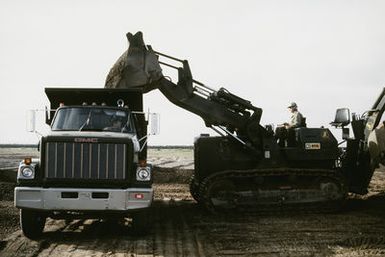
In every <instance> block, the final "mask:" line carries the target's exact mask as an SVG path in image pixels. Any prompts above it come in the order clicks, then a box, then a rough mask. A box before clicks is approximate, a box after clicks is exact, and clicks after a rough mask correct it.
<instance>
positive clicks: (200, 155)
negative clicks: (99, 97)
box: [105, 32, 385, 211]
mask: <svg viewBox="0 0 385 257" xmlns="http://www.w3.org/2000/svg"><path fill="white" fill-rule="evenodd" d="M127 39H128V41H129V48H128V50H127V51H126V52H125V53H123V55H122V56H121V57H120V58H119V59H118V61H117V62H116V63H115V65H114V66H113V67H112V69H111V71H110V73H109V74H108V76H107V79H106V84H105V87H107V88H136V89H138V88H139V89H142V90H143V91H144V92H147V91H150V90H153V89H159V90H160V92H161V93H162V94H163V95H165V96H166V98H167V99H168V100H170V101H171V102H172V103H174V104H175V105H177V106H179V107H181V108H183V109H186V110H188V111H190V112H192V113H195V114H197V115H199V116H200V117H201V118H202V119H203V121H204V123H205V125H206V126H207V127H209V128H212V129H213V130H214V131H215V132H217V133H218V134H219V136H201V137H198V138H197V139H196V141H195V143H194V159H195V160H194V164H195V171H194V175H193V177H192V179H191V184H190V190H191V194H192V196H193V197H194V198H195V199H196V201H197V202H198V203H200V204H201V205H203V206H205V207H206V208H207V209H209V210H213V211H218V210H234V209H237V208H242V209H244V208H252V207H255V208H257V209H258V210H261V209H262V210H264V209H270V208H276V207H279V208H280V207H287V208H290V207H293V206H294V207H295V208H302V207H304V208H310V207H311V208H315V209H317V210H329V209H335V208H336V207H338V206H341V202H343V201H344V199H346V196H347V194H348V192H353V193H358V194H365V193H367V188H368V185H369V182H370V179H371V176H372V174H373V171H374V169H375V168H376V167H377V165H378V161H375V159H378V157H379V156H380V157H381V156H382V157H383V156H384V154H383V149H382V148H379V147H377V148H376V147H372V149H373V151H372V152H379V150H378V149H380V150H381V149H382V150H381V151H382V153H381V154H377V157H374V156H373V155H371V154H370V151H369V141H370V140H369V135H370V134H372V133H373V132H374V131H375V129H376V127H377V126H378V125H379V124H380V119H381V116H382V114H383V112H384V109H385V90H383V91H382V93H381V95H380V96H379V98H378V100H377V101H376V102H375V104H374V105H373V108H371V109H370V110H369V111H368V112H366V113H365V114H364V115H362V116H359V115H353V117H352V121H351V115H350V111H349V110H348V109H347V108H341V109H339V110H338V111H337V114H336V119H335V121H334V122H332V125H333V126H336V127H339V128H342V130H343V132H344V133H343V135H344V136H343V139H344V140H345V142H346V147H339V146H340V145H341V143H342V142H340V143H339V142H337V139H336V138H335V137H334V135H333V134H332V133H331V131H330V130H329V129H328V128H324V127H322V128H307V127H306V124H303V125H302V126H301V127H298V128H294V129H289V130H288V131H287V138H284V140H285V143H284V144H279V143H278V142H277V141H278V137H279V136H278V135H277V133H275V131H274V130H273V128H272V126H270V125H269V126H263V125H261V124H260V120H261V116H262V109H261V108H259V107H256V106H254V105H253V104H252V103H251V102H250V101H248V100H246V99H243V98H241V97H239V96H236V95H234V94H232V93H230V92H229V91H228V90H226V89H225V88H220V89H219V90H215V89H213V88H211V87H209V86H207V85H205V84H203V83H201V82H199V81H197V80H194V79H193V77H192V73H191V70H190V67H189V64H188V61H186V60H181V59H179V58H175V57H172V56H169V55H166V54H163V53H160V52H157V51H154V50H153V49H152V47H151V46H149V45H145V44H144V41H143V35H142V33H141V32H138V33H136V34H135V35H133V34H131V33H128V34H127ZM160 59H161V60H160ZM164 60H168V61H172V64H171V63H170V62H166V61H164ZM161 65H162V66H166V67H168V68H172V69H175V70H176V71H177V73H178V79H177V81H176V82H173V81H172V79H171V78H170V77H168V76H164V75H163V74H162V69H161ZM350 123H351V126H352V129H353V132H354V136H353V137H351V136H350V135H349V133H348V128H347V126H348V125H349V124H350ZM381 140H384V139H381ZM372 143H373V144H374V145H376V144H377V145H378V142H374V141H372ZM379 145H381V144H379Z"/></svg>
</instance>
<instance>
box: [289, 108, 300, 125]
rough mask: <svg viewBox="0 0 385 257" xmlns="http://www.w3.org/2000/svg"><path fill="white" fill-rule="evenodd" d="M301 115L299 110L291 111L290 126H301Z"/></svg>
mask: <svg viewBox="0 0 385 257" xmlns="http://www.w3.org/2000/svg"><path fill="white" fill-rule="evenodd" d="M302 119H303V116H302V114H301V113H300V112H299V111H295V112H293V113H292V115H291V118H290V122H289V125H290V127H291V128H298V127H301V124H302Z"/></svg>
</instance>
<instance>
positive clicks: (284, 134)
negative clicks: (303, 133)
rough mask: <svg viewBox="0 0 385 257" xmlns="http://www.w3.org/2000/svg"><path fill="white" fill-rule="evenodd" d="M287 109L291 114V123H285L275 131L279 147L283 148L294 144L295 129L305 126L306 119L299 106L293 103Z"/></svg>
mask: <svg viewBox="0 0 385 257" xmlns="http://www.w3.org/2000/svg"><path fill="white" fill-rule="evenodd" d="M287 108H288V109H289V111H290V113H291V117H290V121H289V123H287V122H285V123H283V124H282V125H278V126H277V128H276V130H275V137H276V138H277V140H278V145H279V146H281V147H285V146H288V145H292V144H293V142H294V140H293V138H294V134H293V133H294V130H293V129H294V128H299V127H302V126H305V125H304V124H303V122H304V118H303V116H302V114H301V113H300V112H299V111H298V106H297V104H296V103H294V102H292V103H291V104H290V105H289V106H288V107H287Z"/></svg>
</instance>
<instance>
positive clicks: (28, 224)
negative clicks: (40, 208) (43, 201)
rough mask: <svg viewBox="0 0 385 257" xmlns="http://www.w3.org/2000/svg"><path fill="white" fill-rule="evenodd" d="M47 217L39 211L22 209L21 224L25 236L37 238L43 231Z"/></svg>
mask: <svg viewBox="0 0 385 257" xmlns="http://www.w3.org/2000/svg"><path fill="white" fill-rule="evenodd" d="M45 220H46V217H45V216H44V215H43V214H42V213H39V212H37V211H32V210H26V209H21V210H20V226H21V230H22V231H23V234H24V236H26V237H28V238H29V239H37V238H39V237H40V236H41V234H42V233H43V229H44V225H45Z"/></svg>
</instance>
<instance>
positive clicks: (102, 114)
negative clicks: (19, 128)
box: [15, 88, 153, 239]
mask: <svg viewBox="0 0 385 257" xmlns="http://www.w3.org/2000/svg"><path fill="white" fill-rule="evenodd" d="M45 93H46V95H47V97H48V99H49V101H50V105H51V106H50V110H48V111H47V112H46V123H47V124H49V125H50V132H49V133H48V134H47V135H45V136H43V137H42V138H41V140H40V143H39V152H40V158H39V159H31V158H26V159H24V160H23V161H22V162H21V163H20V166H19V170H18V175H17V183H18V184H17V187H16V188H15V205H16V207H17V208H19V209H20V224H21V229H22V231H23V233H24V235H25V236H26V237H28V238H31V239H34V238H37V237H39V236H40V235H41V233H42V231H43V228H44V224H45V221H46V218H47V217H50V218H53V219H67V220H68V219H72V218H80V217H81V218H94V219H102V218H106V219H110V218H114V219H115V218H126V217H130V218H131V219H132V228H133V230H134V231H136V232H138V233H141V232H144V231H145V230H146V229H147V228H148V226H149V224H150V222H149V218H148V208H149V207H150V206H151V203H152V200H153V189H152V169H151V168H152V167H151V165H149V164H147V163H146V158H147V146H146V142H147V121H146V119H145V116H144V113H143V103H142V101H143V100H142V92H141V91H139V90H135V89H103V88H98V89H95V88H46V89H45ZM52 110H53V111H52Z"/></svg>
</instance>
